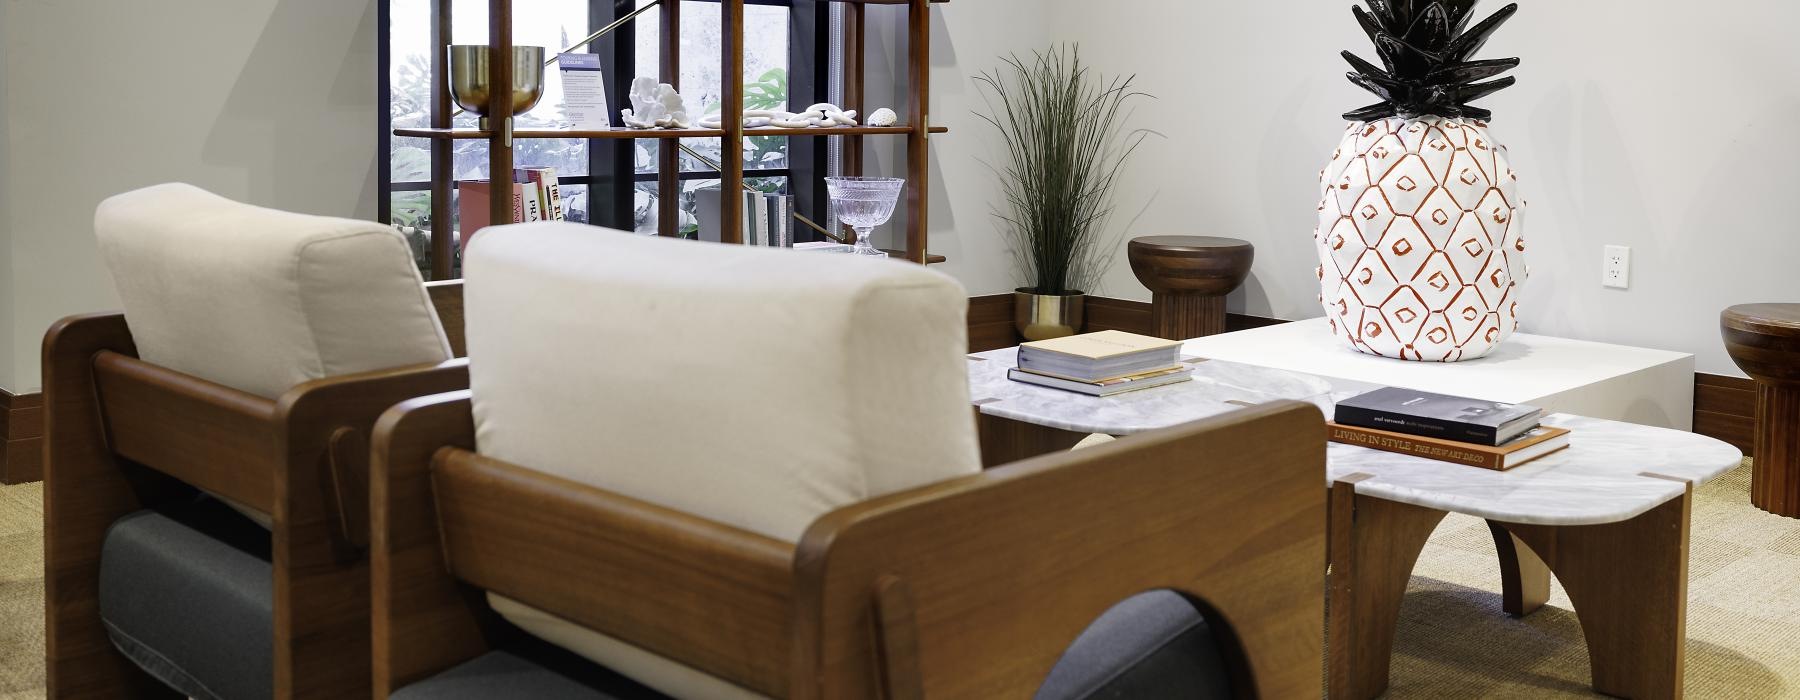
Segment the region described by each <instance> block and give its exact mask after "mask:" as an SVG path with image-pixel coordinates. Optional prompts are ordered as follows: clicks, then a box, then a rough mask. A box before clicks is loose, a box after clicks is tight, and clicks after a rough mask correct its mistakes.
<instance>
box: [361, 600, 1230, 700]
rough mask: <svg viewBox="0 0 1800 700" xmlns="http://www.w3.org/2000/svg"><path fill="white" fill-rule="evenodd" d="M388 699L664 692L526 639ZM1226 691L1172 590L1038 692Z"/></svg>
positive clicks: (1214, 659)
mask: <svg viewBox="0 0 1800 700" xmlns="http://www.w3.org/2000/svg"><path fill="white" fill-rule="evenodd" d="M392 697H393V700H485V699H486V698H513V697H518V698H538V699H541V700H640V699H647V698H661V697H663V696H661V695H659V694H657V693H656V692H654V691H651V690H649V689H647V688H644V687H643V686H640V685H637V684H635V683H632V682H631V681H629V680H626V679H624V678H622V677H619V676H617V675H614V674H612V673H610V672H608V671H607V670H605V669H603V668H600V667H598V666H596V665H594V664H592V663H590V662H588V661H586V660H585V659H581V658H580V657H576V656H575V655H573V654H570V653H568V652H567V651H564V650H562V649H558V648H556V647H553V646H550V645H548V644H545V643H542V642H536V641H535V640H533V641H532V642H531V643H529V644H527V645H525V646H515V647H511V648H508V649H506V650H503V651H494V652H490V653H488V654H486V655H484V656H481V657H479V658H476V659H475V660H473V661H469V662H467V663H464V664H462V665H460V666H457V667H455V668H452V669H450V670H448V671H445V672H444V673H441V674H438V675H437V676H434V677H432V678H429V679H426V680H424V681H420V682H418V683H414V684H412V685H409V686H407V687H405V688H402V689H401V690H400V691H399V692H397V693H394V694H393V696H392ZM1229 697H1232V692H1231V682H1230V679H1229V677H1228V676H1227V672H1226V666H1225V661H1224V657H1223V656H1222V655H1221V653H1220V646H1219V644H1218V642H1217V641H1216V640H1215V639H1214V637H1213V630H1212V628H1211V627H1209V626H1208V625H1207V624H1206V619H1205V617H1203V616H1202V615H1201V613H1200V611H1199V609H1197V608H1196V607H1195V606H1194V605H1193V604H1192V603H1190V602H1188V600H1187V599H1186V598H1184V597H1182V596H1181V595H1180V594H1177V593H1171V592H1168V591H1153V592H1150V593H1145V594H1143V595H1139V596H1135V597H1133V598H1130V599H1128V600H1126V601H1124V602H1122V603H1120V604H1119V605H1117V606H1115V607H1113V609H1111V610H1109V611H1107V612H1106V614H1104V615H1102V616H1100V619H1098V620H1096V621H1095V622H1094V624H1093V625H1092V626H1090V627H1089V628H1088V629H1087V631H1085V632H1083V633H1082V634H1081V636H1080V637H1078V638H1076V640H1075V643H1074V644H1073V645H1072V646H1070V647H1069V650H1068V651H1067V652H1066V653H1064V655H1063V658H1062V659H1061V660H1060V661H1058V662H1057V664H1056V667H1055V668H1054V669H1053V670H1051V672H1050V676H1049V677H1048V678H1047V679H1046V680H1045V682H1044V685H1043V687H1041V688H1040V689H1039V690H1038V694H1037V698H1038V700H1097V699H1100V698H1152V699H1154V698H1183V699H1201V700H1204V699H1208V698H1229Z"/></svg>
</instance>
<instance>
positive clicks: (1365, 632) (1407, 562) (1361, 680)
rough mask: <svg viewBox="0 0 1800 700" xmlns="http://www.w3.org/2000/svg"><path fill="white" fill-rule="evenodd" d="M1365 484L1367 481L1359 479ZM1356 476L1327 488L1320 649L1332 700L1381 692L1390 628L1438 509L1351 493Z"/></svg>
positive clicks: (1389, 649) (1391, 642) (1441, 514)
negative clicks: (1324, 620) (1325, 596)
mask: <svg viewBox="0 0 1800 700" xmlns="http://www.w3.org/2000/svg"><path fill="white" fill-rule="evenodd" d="M1364 478H1366V477H1364ZM1360 480H1361V479H1358V478H1357V477H1355V476H1352V477H1349V478H1347V479H1345V480H1341V481H1339V482H1337V483H1335V484H1333V485H1332V487H1331V547H1330V559H1331V569H1330V574H1329V578H1330V591H1331V593H1330V611H1331V612H1330V615H1331V624H1330V627H1329V629H1328V640H1327V643H1326V647H1327V653H1328V654H1329V655H1330V657H1329V663H1328V665H1329V672H1330V675H1329V687H1328V689H1327V690H1328V693H1329V697H1331V698H1353V699H1357V700H1360V699H1362V698H1373V697H1377V696H1379V695H1381V694H1382V692H1383V691H1385V690H1387V685H1388V664H1389V660H1390V658H1391V657H1392V656H1393V652H1394V627H1395V626H1396V625H1397V624H1398V622H1399V616H1400V600H1401V598H1403V597H1404V596H1405V595H1406V583H1407V581H1408V580H1409V579H1410V578H1412V569H1413V565H1414V564H1416V563H1418V560H1419V553H1420V552H1421V551H1423V550H1424V549H1425V541H1426V540H1428V539H1430V538H1431V532H1432V530H1435V529H1436V528H1437V525H1438V523H1439V522H1440V521H1442V520H1443V519H1444V516H1445V515H1447V513H1445V512H1444V511H1441V510H1432V509H1430V508H1422V507H1419V506H1413V505H1407V504H1404V503H1396V502H1393V501H1385V500H1382V499H1379V498H1370V497H1367V496H1358V495H1356V486H1355V482H1356V481H1360Z"/></svg>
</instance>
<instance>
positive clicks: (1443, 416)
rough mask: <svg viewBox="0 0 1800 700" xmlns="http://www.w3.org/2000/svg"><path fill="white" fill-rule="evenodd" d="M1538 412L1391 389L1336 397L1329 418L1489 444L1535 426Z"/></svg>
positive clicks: (1503, 440) (1358, 424) (1410, 390)
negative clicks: (1340, 398)
mask: <svg viewBox="0 0 1800 700" xmlns="http://www.w3.org/2000/svg"><path fill="white" fill-rule="evenodd" d="M1542 416H1543V411H1542V410H1541V409H1538V408H1536V407H1533V406H1526V405H1522V404H1508V403H1498V402H1494V401H1481V400H1478V399H1469V398H1463V397H1460V396H1446V395H1444V394H1433V393H1431V392H1428V391H1418V390H1415V389H1401V388H1398V387H1389V388H1386V389H1377V390H1375V391H1371V392H1369V393H1366V394H1362V395H1360V396H1355V397H1351V398H1348V399H1345V400H1343V401H1339V402H1338V404H1337V410H1336V415H1335V416H1333V420H1335V421H1336V422H1338V423H1341V424H1343V425H1351V426H1356V427H1361V428H1374V429H1377V430H1387V431H1391V432H1396V433H1407V434H1410V435H1420V436H1424V437H1433V438H1440V439H1444V440H1456V441H1459V442H1468V443H1475V444H1481V445H1488V446H1490V447H1491V446H1495V445H1499V444H1501V443H1504V442H1506V441H1507V440H1511V439H1512V438H1514V437H1517V436H1519V435H1520V434H1521V433H1524V432H1525V431H1527V430H1530V429H1532V428H1533V427H1536V426H1537V424H1538V419H1539V418H1540V417H1542Z"/></svg>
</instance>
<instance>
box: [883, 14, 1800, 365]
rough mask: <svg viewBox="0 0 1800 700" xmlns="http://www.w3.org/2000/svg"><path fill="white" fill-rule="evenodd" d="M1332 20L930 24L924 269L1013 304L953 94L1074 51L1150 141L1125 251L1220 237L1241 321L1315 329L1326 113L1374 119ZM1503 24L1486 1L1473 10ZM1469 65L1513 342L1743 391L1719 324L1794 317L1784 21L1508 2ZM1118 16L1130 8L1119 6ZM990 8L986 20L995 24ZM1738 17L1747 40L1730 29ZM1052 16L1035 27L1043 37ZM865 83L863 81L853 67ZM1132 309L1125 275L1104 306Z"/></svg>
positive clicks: (1792, 94) (1796, 171)
mask: <svg viewBox="0 0 1800 700" xmlns="http://www.w3.org/2000/svg"><path fill="white" fill-rule="evenodd" d="M1350 4H1351V3H1350V2H1349V1H1348V0H1326V1H1321V2H1308V3H1305V7H1304V8H1301V7H1298V6H1297V5H1298V3H1281V2H1260V3H1244V2H1221V1H1219V0H1205V1H1202V2H1194V1H1192V0H1138V2H1133V3H1129V4H1128V5H1121V4H1095V3H1092V2H1087V1H1086V0H1043V1H1042V2H1013V3H988V2H981V3H969V4H960V3H950V4H948V5H944V6H940V9H939V10H938V12H937V14H938V16H939V18H940V22H943V23H948V28H947V29H945V28H944V27H941V26H940V27H939V28H938V32H939V37H940V38H939V39H937V43H936V44H935V45H934V47H933V64H934V68H935V70H936V73H935V75H934V80H935V81H936V82H935V84H934V90H933V100H934V103H935V109H934V111H935V114H934V115H933V116H934V120H935V121H936V123H939V124H944V125H948V126H950V127H951V129H952V133H951V134H950V135H949V136H947V137H943V138H940V139H937V140H934V142H933V144H934V146H933V158H934V172H933V176H934V178H936V182H935V183H934V186H933V190H934V192H933V206H934V212H935V214H934V216H933V221H932V233H931V243H932V245H931V247H932V249H933V251H934V252H939V253H944V254H946V255H949V256H950V258H951V263H950V264H949V265H946V266H945V267H944V268H943V269H944V270H945V271H946V272H949V273H950V274H953V275H955V276H957V277H958V278H960V279H961V280H962V281H963V282H964V284H965V285H966V286H968V287H969V291H970V293H972V294H992V293H998V292H1005V291H1009V290H1010V289H1011V288H1012V287H1014V286H1016V284H1017V280H1015V279H1014V276H1013V274H1012V273H1011V271H1010V268H1008V267H1007V264H1008V258H1007V256H1006V253H1005V249H1004V247H1003V246H1002V244H1001V241H1000V238H999V235H998V233H997V231H996V229H995V226H994V223H993V221H992V219H991V218H990V217H989V216H988V203H989V202H991V201H994V198H995V197H996V196H997V193H998V188H997V187H996V186H995V185H994V183H993V182H992V180H991V177H990V176H989V173H988V172H987V171H986V169H985V168H984V167H983V166H981V165H980V164H979V162H978V159H979V158H990V159H991V158H993V157H995V156H996V155H998V151H997V150H995V148H996V147H995V145H994V144H993V132H992V131H991V128H990V127H987V126H986V125H985V124H982V123H981V122H980V121H979V120H977V119H975V118H974V117H973V115H972V114H970V113H968V110H969V109H970V108H972V107H974V106H977V105H979V104H980V101H979V98H978V97H977V96H976V94H975V91H974V87H973V84H972V83H971V82H970V81H969V77H970V76H971V75H973V74H974V73H976V72H977V71H980V70H985V69H990V68H992V67H993V66H994V65H995V64H996V63H997V57H998V56H1000V55H1002V54H1004V53H1006V52H1008V51H1014V50H1018V51H1029V50H1030V49H1033V48H1040V47H1044V46H1047V45H1049V43H1050V42H1051V41H1076V42H1079V43H1080V44H1081V46H1082V48H1083V55H1084V57H1085V58H1086V59H1087V60H1089V61H1091V62H1093V63H1094V64H1095V65H1096V66H1098V67H1099V68H1101V69H1102V70H1103V71H1104V72H1106V73H1108V74H1126V73H1136V74H1137V75H1138V76H1139V85H1140V86H1141V87H1142V88H1143V89H1145V90H1146V91H1148V92H1150V93H1153V94H1155V95H1157V96H1158V98H1159V99H1158V100H1156V101H1155V102H1153V103H1149V104H1147V105H1145V107H1144V108H1143V109H1142V110H1140V112H1139V114H1138V119H1137V121H1136V125H1138V126H1141V127H1144V128H1150V129H1154V130H1157V131H1159V132H1162V133H1163V134H1165V135H1166V138H1164V139H1160V140H1153V141H1152V142H1151V143H1150V144H1148V145H1147V147H1146V148H1145V149H1144V150H1143V151H1141V152H1140V153H1139V155H1138V156H1137V158H1136V159H1135V160H1134V161H1133V164H1132V166H1131V167H1130V168H1129V169H1128V171H1127V175H1126V177H1125V180H1124V182H1123V183H1122V185H1121V188H1120V198H1119V209H1120V213H1119V216H1118V217H1117V219H1116V222H1115V224H1116V225H1117V226H1118V227H1119V228H1120V229H1122V230H1125V233H1126V237H1127V238H1128V237H1131V236H1138V235H1151V234H1198V235H1217V236H1230V237H1235V238H1242V239H1245V240H1249V241H1251V242H1253V243H1255V244H1256V246H1257V265H1256V270H1255V272H1254V274H1253V276H1252V278H1251V280H1250V281H1249V282H1248V283H1247V284H1246V287H1245V289H1244V290H1242V291H1240V292H1238V293H1237V294H1235V295H1234V296H1233V297H1232V299H1231V301H1230V308H1231V309H1232V310H1233V311H1236V312H1245V313H1252V314H1257V315H1264V316H1275V317H1280V318H1289V319H1298V318H1309V317H1314V316H1319V315H1321V311H1320V310H1319V309H1318V306H1317V303H1316V295H1317V289H1316V284H1317V283H1316V280H1315V279H1314V277H1313V272H1312V271H1313V266H1314V265H1315V264H1316V263H1315V262H1314V254H1313V252H1312V249H1311V245H1312V239H1311V234H1312V228H1313V225H1314V221H1313V217H1314V215H1315V212H1314V202H1315V200H1316V198H1317V195H1316V191H1315V188H1316V187H1317V184H1316V177H1317V173H1318V171H1319V169H1320V167H1322V166H1323V164H1324V163H1325V159H1326V158H1327V156H1328V154H1329V153H1330V152H1331V150H1332V148H1333V147H1335V145H1336V142H1337V137H1338V134H1339V129H1340V125H1341V122H1340V120H1339V118H1338V116H1337V115H1339V114H1341V113H1343V112H1345V111H1348V110H1349V109H1351V108H1354V107H1359V106H1362V105H1364V104H1368V103H1369V102H1372V101H1373V98H1371V97H1369V96H1368V95H1367V94H1366V93H1363V92H1362V91H1360V90H1358V89H1357V88H1355V87H1353V86H1351V85H1350V84H1349V83H1347V82H1346V81H1345V80H1344V79H1343V73H1344V71H1346V70H1347V66H1345V64H1344V63H1343V61H1342V59H1340V58H1338V56H1337V52H1338V51H1340V50H1342V49H1352V50H1355V51H1357V52H1359V53H1362V54H1363V55H1365V56H1371V57H1372V55H1373V52H1372V50H1370V49H1368V48H1367V44H1368V42H1367V39H1366V38H1364V37H1363V36H1362V34H1361V32H1360V31H1359V30H1358V29H1357V27H1356V24H1355V21H1354V20H1353V19H1352V18H1351V15H1350V9H1349V8H1350ZM1500 5H1501V3H1499V2H1497V1H1495V0H1489V2H1485V3H1483V4H1482V7H1481V8H1479V9H1478V11H1479V12H1482V13H1484V14H1485V13H1486V12H1491V11H1492V10H1494V9H1498V8H1499V7H1500ZM1523 5H1524V7H1523V11H1522V12H1521V13H1520V14H1519V15H1518V16H1517V17H1515V18H1514V19H1513V20H1512V21H1511V22H1510V23H1509V24H1508V25H1507V26H1506V27H1504V28H1502V29H1501V31H1500V33H1499V34H1498V35H1497V36H1496V38H1495V39H1494V40H1493V41H1492V42H1491V43H1490V44H1489V47H1488V48H1487V49H1486V50H1485V51H1484V52H1483V55H1484V56H1488V57H1508V56H1520V57H1522V58H1523V59H1524V61H1525V64H1524V66H1523V67H1522V68H1521V69H1520V70H1518V71H1517V72H1516V73H1515V74H1516V75H1517V76H1518V78H1519V81H1520V84H1519V85H1518V86H1517V87H1514V88H1512V89H1509V90H1506V91H1504V92H1501V93H1499V94H1497V95H1495V96H1493V97H1491V98H1489V99H1488V100H1487V101H1486V102H1485V103H1484V104H1486V105H1487V106H1489V107H1491V108H1492V109H1494V110H1495V111H1496V113H1497V118H1496V121H1495V127H1494V128H1495V132H1494V133H1495V135H1496V136H1497V137H1499V138H1500V139H1502V140H1503V141H1504V142H1505V143H1507V144H1508V145H1509V146H1510V147H1511V149H1512V155H1513V160H1514V163H1515V165H1516V166H1517V168H1518V170H1519V172H1520V175H1521V177H1523V178H1524V187H1525V192H1526V195H1527V198H1528V201H1529V202H1530V203H1531V211H1530V218H1529V222H1530V228H1529V229H1528V231H1529V233H1528V234H1527V237H1528V239H1529V240H1530V242H1531V244H1532V248H1531V251H1530V253H1529V262H1530V265H1531V267H1532V273H1533V276H1532V279H1531V281H1530V283H1529V286H1528V287H1527V291H1526V294H1527V296H1526V306H1525V308H1524V316H1523V323H1522V325H1523V329H1524V330H1525V331H1526V332H1532V333H1542V334H1549V335H1559V336H1567V337H1575V338H1585V339H1592V340H1599V341H1606V342H1615V343H1623V344H1630V345H1640V346H1645V347H1654V348H1663V349H1669V350H1678V351H1683V352H1691V353H1694V354H1696V355H1697V356H1698V366H1699V369H1700V370H1701V371H1703V372H1715V373H1724V374H1738V372H1737V369H1736V367H1734V366H1733V365H1732V364H1731V361H1730V359H1729V358H1728V357H1727V356H1726V355H1725V353H1724V349H1723V347H1722V346H1721V344H1720V342H1719V335H1718V329H1717V325H1718V323H1717V318H1718V313H1719V311H1720V310H1721V309H1723V308H1724V307H1726V306H1729V305H1732V304H1737V303H1744V302H1751V301H1769V300H1784V301H1796V300H1800V271H1797V268H1800V218H1797V217H1795V216H1793V215H1791V214H1790V213H1789V210H1790V209H1791V208H1792V205H1790V204H1789V202H1790V201H1792V200H1793V199H1794V197H1795V193H1796V192H1800V130H1795V129H1792V128H1789V127H1788V125H1787V122H1788V121H1789V120H1790V119H1791V115H1792V114H1793V113H1795V112H1796V111H1797V110H1800V78H1797V77H1796V76H1800V50H1795V48H1794V29H1793V28H1794V27H1796V26H1800V5H1796V4H1793V3H1790V2H1786V0H1745V2H1742V3H1739V4H1737V5H1733V6H1732V9H1731V11H1729V12H1721V11H1719V9H1718V8H1717V7H1714V6H1710V5H1693V4H1687V3H1655V4H1654V6H1655V8H1656V9H1655V10H1654V11H1648V10H1645V9H1644V8H1645V4H1643V3H1632V2H1626V1H1625V0H1605V1H1591V2H1525V3H1523ZM1127 7H1128V8H1129V9H1126V8H1127ZM1002 8H1003V9H1002ZM1746 17H1749V18H1755V19H1754V21H1744V19H1743V18H1746ZM1046 18H1047V22H1048V24H1047V26H1046V25H1045V22H1046ZM872 65H873V60H872ZM1609 243H1613V244H1622V245H1628V246H1631V247H1632V254H1633V269H1632V288H1631V289H1630V290H1627V291H1618V290H1609V289H1604V288H1602V287H1601V286H1600V270H1599V268H1600V253H1601V247H1602V246H1603V245H1605V244H1609ZM1100 291H1101V292H1102V293H1105V294H1107V295H1109V296H1116V297H1124V298H1130V299H1139V300H1148V298H1149V293H1148V292H1147V291H1145V290H1144V289H1143V287H1142V286H1141V285H1139V284H1138V283H1137V281H1136V280H1135V279H1134V278H1133V277H1132V275H1131V271H1130V269H1129V266H1128V265H1127V264H1126V262H1125V260H1124V258H1123V256H1122V255H1121V256H1120V257H1119V259H1118V260H1117V262H1116V265H1115V267H1114V269H1113V270H1112V271H1111V272H1110V274H1109V276H1108V279H1107V283H1106V284H1105V285H1104V286H1103V288H1102V289H1101V290H1100Z"/></svg>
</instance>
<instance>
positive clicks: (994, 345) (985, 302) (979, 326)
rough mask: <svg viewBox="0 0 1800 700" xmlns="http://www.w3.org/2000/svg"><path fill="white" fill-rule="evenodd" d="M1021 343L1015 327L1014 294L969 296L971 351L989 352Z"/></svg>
mask: <svg viewBox="0 0 1800 700" xmlns="http://www.w3.org/2000/svg"><path fill="white" fill-rule="evenodd" d="M1018 344H1019V333H1018V331H1016V330H1014V329H1013V295H1011V294H993V295H989V296H985V297H970V298H969V352H987V351H989V350H999V349H1000V348H1010V347H1012V346H1014V345H1018Z"/></svg>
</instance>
